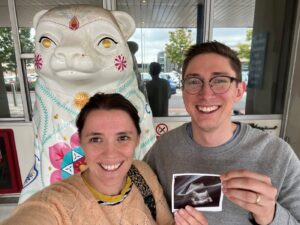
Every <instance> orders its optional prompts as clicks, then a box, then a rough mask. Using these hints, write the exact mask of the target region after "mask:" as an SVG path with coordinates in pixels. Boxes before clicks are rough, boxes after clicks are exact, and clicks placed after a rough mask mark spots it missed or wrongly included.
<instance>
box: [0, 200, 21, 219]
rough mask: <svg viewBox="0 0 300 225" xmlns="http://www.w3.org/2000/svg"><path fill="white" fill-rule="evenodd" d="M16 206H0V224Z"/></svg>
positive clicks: (12, 204)
mask: <svg viewBox="0 0 300 225" xmlns="http://www.w3.org/2000/svg"><path fill="white" fill-rule="evenodd" d="M16 206H17V204H16V203H4V204H2V203H1V204H0V223H1V222H2V221H3V220H4V219H6V218H7V217H8V216H9V215H10V213H11V212H12V211H13V209H14V208H15V207H16Z"/></svg>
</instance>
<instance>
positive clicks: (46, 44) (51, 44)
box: [39, 36, 56, 49]
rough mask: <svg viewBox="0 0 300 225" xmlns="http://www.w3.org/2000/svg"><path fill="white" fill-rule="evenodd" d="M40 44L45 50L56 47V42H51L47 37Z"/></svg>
mask: <svg viewBox="0 0 300 225" xmlns="http://www.w3.org/2000/svg"><path fill="white" fill-rule="evenodd" d="M39 42H40V43H41V45H42V46H43V47H44V48H47V49H49V48H52V47H55V46H56V44H55V42H54V41H53V40H51V39H50V38H48V37H45V36H43V37H41V38H40V40H39Z"/></svg>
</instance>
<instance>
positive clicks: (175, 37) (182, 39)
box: [165, 28, 192, 71]
mask: <svg viewBox="0 0 300 225" xmlns="http://www.w3.org/2000/svg"><path fill="white" fill-rule="evenodd" d="M191 44H192V37H191V33H190V32H188V31H187V29H182V28H179V29H176V30H175V31H174V32H169V43H167V44H166V45H165V51H166V56H167V58H168V59H169V60H170V62H171V63H174V64H176V65H177V71H180V69H181V67H182V63H183V59H184V52H185V51H186V50H187V49H188V48H189V47H190V46H191Z"/></svg>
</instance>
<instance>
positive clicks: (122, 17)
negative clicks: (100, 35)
mask: <svg viewBox="0 0 300 225" xmlns="http://www.w3.org/2000/svg"><path fill="white" fill-rule="evenodd" d="M111 13H112V14H113V16H114V17H115V19H116V20H117V23H118V25H119V27H120V29H121V31H122V33H123V35H124V37H125V39H126V40H128V39H129V38H130V36H131V35H132V34H133V33H134V31H135V22H134V20H133V18H132V17H131V16H130V15H129V14H127V13H126V12H122V11H111Z"/></svg>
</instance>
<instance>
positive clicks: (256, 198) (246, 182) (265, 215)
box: [221, 170, 277, 225]
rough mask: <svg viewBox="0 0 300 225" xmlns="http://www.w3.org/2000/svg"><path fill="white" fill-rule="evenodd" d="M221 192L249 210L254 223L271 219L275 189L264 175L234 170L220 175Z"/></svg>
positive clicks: (267, 222) (273, 210) (266, 221)
mask: <svg viewBox="0 0 300 225" xmlns="http://www.w3.org/2000/svg"><path fill="white" fill-rule="evenodd" d="M221 181H222V186H223V193H224V195H225V196H226V197H227V198H228V199H229V200H230V201H232V202H233V203H235V204H237V205H239V206H240V207H242V208H244V209H246V210H248V211H250V212H251V213H252V215H253V217H254V219H255V221H256V223H258V224H261V225H265V224H270V223H271V222H272V221H273V218H274V214H275V205H276V194H277V189H276V188H275V187H274V186H273V185H272V183H271V179H270V178H269V177H267V176H265V175H262V174H259V173H254V172H251V171H247V170H235V171H230V172H228V173H225V174H223V175H222V176H221Z"/></svg>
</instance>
